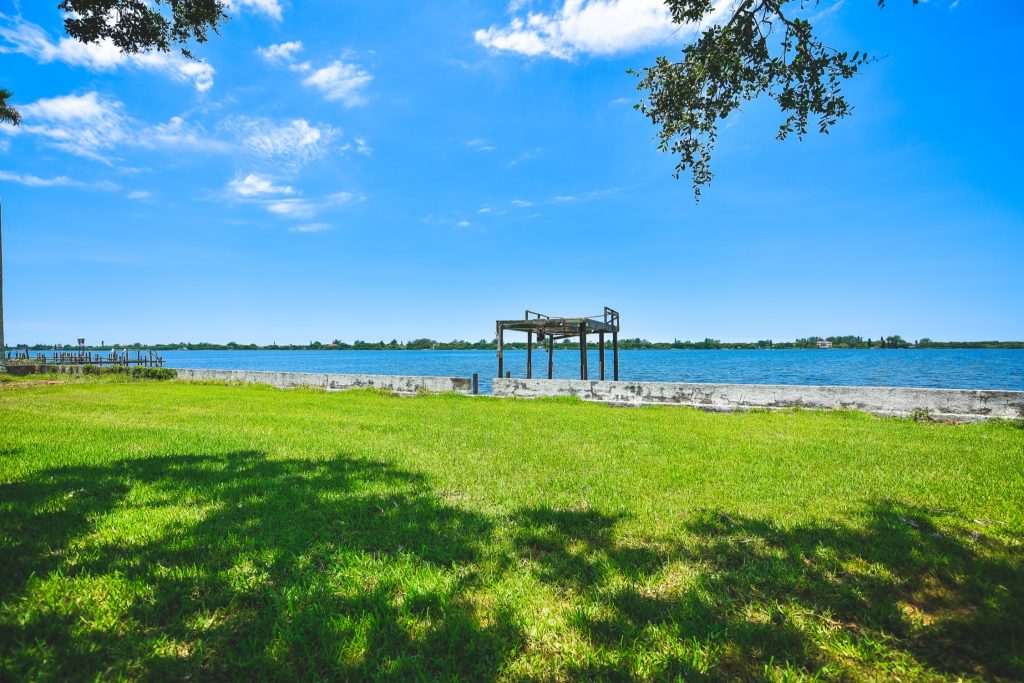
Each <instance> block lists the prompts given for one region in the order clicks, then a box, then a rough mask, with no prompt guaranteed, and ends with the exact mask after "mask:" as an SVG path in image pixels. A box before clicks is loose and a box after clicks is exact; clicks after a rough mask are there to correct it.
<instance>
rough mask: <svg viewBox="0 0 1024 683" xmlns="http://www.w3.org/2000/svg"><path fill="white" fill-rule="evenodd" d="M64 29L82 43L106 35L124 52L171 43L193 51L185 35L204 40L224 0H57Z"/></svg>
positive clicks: (218, 20)
mask: <svg viewBox="0 0 1024 683" xmlns="http://www.w3.org/2000/svg"><path fill="white" fill-rule="evenodd" d="M58 7H59V9H61V10H63V11H64V12H66V13H67V14H66V16H65V18H64V30H65V31H67V34H68V35H69V36H71V37H72V38H75V39H76V40H79V41H81V42H83V43H96V42H99V41H101V40H103V39H110V41H111V42H112V43H113V44H114V45H116V46H117V47H118V49H120V50H121V51H122V52H125V53H129V54H131V53H136V52H147V51H149V50H159V51H161V52H168V51H170V49H171V47H172V46H177V47H179V48H180V49H181V52H182V54H184V55H185V56H187V57H192V53H191V52H190V51H189V49H188V44H189V41H193V40H194V41H195V42H197V43H205V42H206V40H207V37H208V35H209V32H210V31H213V32H214V33H217V32H218V28H219V27H220V25H221V24H222V23H223V22H224V21H226V20H227V18H228V16H227V13H226V12H225V10H226V9H227V1H226V0H61V2H60V4H59V5H58Z"/></svg>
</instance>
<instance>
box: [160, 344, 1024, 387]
mask: <svg viewBox="0 0 1024 683" xmlns="http://www.w3.org/2000/svg"><path fill="white" fill-rule="evenodd" d="M162 355H163V356H164V358H165V360H166V361H167V365H168V366H169V367H172V368H213V369H219V370H283V371H291V372H338V373H371V374H380V375H440V376H448V377H469V376H471V375H472V374H473V373H479V375H480V391H481V392H482V393H489V392H490V390H491V378H492V377H494V376H495V375H496V374H497V361H496V356H495V352H494V351H166V352H164V353H163V354H162ZM606 363H607V378H608V379H611V372H612V370H611V363H612V358H611V352H608V353H607V356H606ZM588 364H589V366H590V377H591V379H597V377H598V354H597V352H596V351H592V352H591V353H590V354H589V356H588ZM505 369H506V370H510V371H511V372H512V376H513V377H525V376H526V351H506V352H505ZM533 376H534V377H546V376H547V353H546V352H543V351H535V352H534V355H533ZM555 377H558V378H570V379H571V378H578V377H579V352H578V351H568V350H565V351H556V352H555ZM619 378H620V379H622V380H646V381H656V382H724V383H737V384H827V385H859V386H905V387H945V388H951V389H1010V390H1024V350H1016V349H964V350H945V349H920V350H918V349H914V350H881V349H876V350H872V351H866V350H865V351H846V350H839V349H833V350H817V349H815V350H807V351H795V350H792V351H622V352H620V354H619Z"/></svg>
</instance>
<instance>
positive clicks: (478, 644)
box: [0, 452, 1024, 680]
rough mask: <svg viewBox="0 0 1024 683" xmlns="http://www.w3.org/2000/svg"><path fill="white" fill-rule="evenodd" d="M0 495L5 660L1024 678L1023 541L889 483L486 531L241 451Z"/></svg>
mask: <svg viewBox="0 0 1024 683" xmlns="http://www.w3.org/2000/svg"><path fill="white" fill-rule="evenodd" d="M0 513H2V514H0V678H10V679H40V678H49V679H81V678H97V677H99V678H118V677H125V678H156V679H180V678H186V677H192V678H211V677H215V678H243V679H293V678H305V679H308V678H340V679H363V678H375V679H382V678H383V679H387V678H391V679H407V678H418V679H437V678H446V679H471V680H489V679H494V678H498V677H501V676H520V677H531V676H536V677H538V678H552V677H554V678H559V677H570V678H578V679H593V678H603V679H614V678H636V677H644V678H660V679H664V678H671V677H681V678H685V679H690V680H692V679H702V678H710V679H719V680H728V679H737V678H738V679H756V678H762V677H765V675H766V674H772V675H779V674H780V673H781V674H785V673H786V671H790V672H795V673H798V674H799V673H802V674H815V673H818V674H823V675H826V676H830V677H846V678H861V677H866V678H887V677H895V676H905V677H909V678H914V677H916V676H917V675H921V674H923V675H924V676H925V677H927V676H935V675H938V676H949V677H951V678H955V677H959V676H968V677H970V676H980V677H999V676H1002V677H1005V678H1021V677H1024V660H1022V658H1021V654H1020V653H1021V652H1022V651H1024V599H1022V596H1024V575H1022V566H1021V565H1022V559H1021V557H1020V549H1021V545H1020V539H1016V538H1012V537H1010V536H1008V534H1007V533H1005V532H1003V531H1000V529H1001V527H999V526H998V524H997V523H995V522H986V521H985V520H955V519H953V518H951V517H949V516H946V515H943V514H942V513H941V512H935V511H927V510H921V509H915V508H911V507H907V506H904V505H900V504H897V503H892V502H886V501H880V502H877V503H875V504H874V505H872V506H871V507H869V508H868V509H867V510H866V511H865V513H864V515H863V516H862V517H859V518H857V519H855V520H851V522H850V523H849V524H845V525H844V524H834V523H833V524H826V523H822V524H816V523H805V524H798V525H792V526H787V527H780V526H777V525H775V524H773V523H772V522H771V521H770V520H767V519H757V518H750V517H743V516H740V515H736V514H733V515H730V514H726V513H724V512H720V511H710V512H706V513H704V514H701V515H699V516H698V517H697V518H695V519H691V520H686V521H681V523H680V528H679V530H678V533H676V534H675V535H674V537H672V538H668V539H660V540H658V541H656V540H655V539H652V538H651V537H649V536H645V535H643V534H642V532H639V531H638V532H634V535H633V536H629V535H628V532H627V528H628V527H629V526H630V525H626V524H623V522H624V521H625V520H624V519H623V518H622V517H620V516H615V515H609V514H606V513H603V512H600V511H597V510H593V509H587V510H566V509H554V508H550V507H543V506H541V507H533V508H527V509H521V510H518V511H516V512H514V513H512V514H511V515H510V517H509V518H507V519H505V518H502V519H501V520H497V521H500V522H502V529H500V530H499V529H498V528H497V524H496V523H495V522H496V520H492V519H490V518H488V517H486V516H483V515H481V514H479V513H475V512H471V511H468V510H465V509H461V508H459V507H456V506H454V505H450V504H448V503H446V502H445V501H444V500H442V499H441V498H439V497H438V496H437V495H436V494H435V493H434V492H433V490H432V488H431V486H430V483H429V482H428V481H427V480H426V479H425V478H424V477H423V476H422V475H420V474H418V473H414V472H409V471H404V470H401V469H399V468H396V467H394V466H391V465H387V464H383V463H380V462H374V461H369V460H364V459H355V458H349V457H345V456H339V457H336V458H332V459H326V460H322V461H310V460H288V459H271V458H267V457H265V456H264V455H263V454H262V453H259V452H239V453H232V454H229V455H225V456H214V455H202V454H200V455H188V456H163V457H159V456H155V457H147V458H139V459H131V460H125V461H122V462H117V463H113V464H111V465H109V466H104V467H66V468H57V469H52V470H47V471H44V472H42V473H39V474H37V475H34V476H32V477H30V478H27V479H25V480H24V481H18V482H13V483H7V484H0ZM986 525H987V526H986ZM509 530H510V533H507V532H508V531H509ZM508 539H511V540H508ZM492 560H497V562H493V561H492ZM525 573H530V574H532V576H533V577H534V578H535V579H536V580H537V581H538V582H540V583H542V584H544V585H546V586H547V587H549V588H550V589H551V591H552V595H554V596H557V599H558V601H559V602H558V603H557V604H554V605H550V606H548V607H551V608H554V609H555V610H556V611H558V610H561V612H562V614H561V616H562V617H564V620H565V622H566V623H567V624H568V626H567V628H569V629H571V630H573V631H575V632H576V636H578V637H577V638H571V639H567V640H566V641H565V642H564V643H559V644H558V646H559V647H557V648H555V649H553V650H551V651H547V653H546V654H544V651H540V650H533V651H530V647H531V645H530V643H528V638H527V636H526V635H525V633H526V626H525V625H526V624H528V622H530V621H531V620H533V619H534V617H533V615H530V614H525V613H517V612H516V611H514V610H513V609H512V608H510V607H507V606H505V605H506V603H505V602H503V598H502V596H501V593H502V591H508V590H511V591H512V592H513V593H514V592H515V590H517V589H516V588H515V587H516V586H517V585H521V586H528V585H531V584H529V583H528V582H525V581H522V582H520V581H517V577H519V578H522V575H523V574H525ZM499 583H500V584H501V585H502V586H503V587H502V588H500V589H499V588H497V587H496V586H498V584H499ZM529 627H530V629H531V630H535V631H537V632H538V634H539V635H540V636H542V637H543V636H544V635H545V634H544V633H543V629H544V628H546V627H545V626H543V623H542V622H541V623H529ZM573 643H576V645H574V644H573ZM563 645H564V646H565V647H564V648H563ZM574 648H575V650H574ZM538 652H541V654H538ZM523 654H525V655H527V656H526V658H525V659H529V660H530V663H527V664H523V662H522V661H520V662H517V661H515V660H517V658H519V657H520V655H523ZM531 657H532V659H530V658H531ZM545 658H546V659H545ZM524 661H525V660H524ZM520 664H522V666H520V667H519V668H516V667H517V665H520Z"/></svg>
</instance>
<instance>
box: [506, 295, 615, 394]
mask: <svg viewBox="0 0 1024 683" xmlns="http://www.w3.org/2000/svg"><path fill="white" fill-rule="evenodd" d="M495 327H496V329H497V337H498V377H506V376H509V375H508V374H506V373H505V332H506V330H507V331H513V332H525V333H526V378H527V379H532V378H533V338H534V335H537V342H538V343H543V342H544V341H545V339H546V340H547V342H548V349H547V351H548V379H552V378H553V368H554V353H555V340H558V339H570V338H573V337H578V338H579V341H580V379H589V377H588V375H589V372H588V368H587V335H588V334H595V333H596V334H597V336H598V347H599V349H600V353H599V358H600V378H601V380H602V381H603V380H604V379H605V362H604V357H605V334H611V336H612V357H613V364H612V365H613V377H614V380H615V381H618V380H619V312H618V311H616V310H615V309H612V308H608V307H607V306H605V307H604V312H603V313H600V314H598V315H592V316H585V317H579V318H556V317H553V316H549V315H544V314H543V313H537V312H536V311H526V312H525V314H524V315H523V317H522V319H518V320H498V321H496V322H495Z"/></svg>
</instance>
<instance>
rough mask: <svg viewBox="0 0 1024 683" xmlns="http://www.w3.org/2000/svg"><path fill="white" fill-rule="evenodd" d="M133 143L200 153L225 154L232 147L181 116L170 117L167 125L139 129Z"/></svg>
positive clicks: (160, 124) (159, 124)
mask: <svg viewBox="0 0 1024 683" xmlns="http://www.w3.org/2000/svg"><path fill="white" fill-rule="evenodd" d="M134 143H135V144H137V145H139V146H141V147H149V148H156V147H171V148H175V149H194V150H197V151H201V152H216V153H226V152H229V151H231V149H232V145H231V144H230V143H228V142H226V141H224V140H218V139H217V138H215V137H213V136H212V135H211V134H210V133H209V131H207V130H206V128H204V127H203V126H202V125H200V124H197V123H192V122H190V121H188V120H186V119H185V118H184V117H182V116H172V117H171V118H170V119H169V120H168V121H167V123H158V124H157V125H155V126H144V127H141V128H140V130H139V132H138V134H137V136H136V139H135V140H134Z"/></svg>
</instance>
